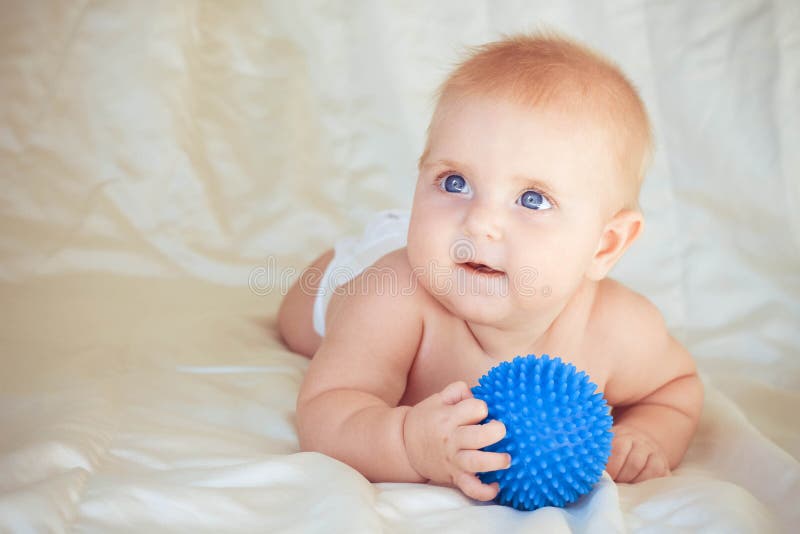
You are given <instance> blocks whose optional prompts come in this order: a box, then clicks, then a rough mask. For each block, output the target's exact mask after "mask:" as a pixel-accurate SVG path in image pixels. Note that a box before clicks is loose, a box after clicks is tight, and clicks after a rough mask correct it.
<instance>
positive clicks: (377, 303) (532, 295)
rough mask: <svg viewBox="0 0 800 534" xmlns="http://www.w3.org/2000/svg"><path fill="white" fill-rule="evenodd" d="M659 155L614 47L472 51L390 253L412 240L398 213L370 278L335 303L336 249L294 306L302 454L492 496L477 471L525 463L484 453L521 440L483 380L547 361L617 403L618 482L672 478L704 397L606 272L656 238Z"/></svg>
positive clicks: (507, 41) (508, 46) (660, 324)
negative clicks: (647, 217)
mask: <svg viewBox="0 0 800 534" xmlns="http://www.w3.org/2000/svg"><path fill="white" fill-rule="evenodd" d="M650 154H651V134H650V126H649V121H648V118H647V113H646V111H645V108H644V105H643V103H642V101H641V100H640V98H639V96H638V95H637V92H636V90H635V89H634V88H633V87H632V85H631V84H630V83H629V82H628V80H627V79H626V78H625V76H624V75H623V74H622V73H621V72H620V70H619V69H618V68H617V67H616V66H614V65H613V64H612V63H611V62H609V61H608V60H606V59H604V58H603V57H601V56H599V55H598V54H597V53H595V52H593V51H591V50H589V49H587V48H586V47H584V46H583V45H580V44H578V43H575V42H573V41H571V40H569V39H567V38H564V37H561V36H558V35H553V34H549V33H548V34H537V35H516V36H510V37H505V38H504V39H502V40H500V41H498V42H494V43H489V44H486V45H484V46H481V47H477V48H476V49H474V50H473V53H472V55H471V56H470V57H469V58H467V59H466V60H465V61H463V62H462V63H461V64H460V65H459V66H458V67H457V68H456V69H455V71H454V72H453V73H452V74H451V75H450V76H449V77H448V78H447V79H446V80H445V82H444V83H443V84H442V86H441V87H440V88H439V91H438V92H437V106H436V109H435V112H434V114H433V118H432V120H431V123H430V126H429V129H428V138H427V143H426V147H425V150H424V153H423V154H422V156H421V157H420V160H419V177H418V179H417V184H416V190H415V193H414V199H413V205H412V209H411V213H410V218H409V219H408V222H407V224H408V227H407V240H406V242H405V243H403V242H402V240H401V241H397V240H396V239H395V241H392V239H394V238H396V237H397V236H398V235H400V236H401V237H406V231H405V227H404V226H403V220H402V216H401V215H400V214H399V212H392V211H390V212H386V213H383V214H381V217H382V218H383V219H382V220H381V221H378V222H379V223H381V224H382V223H385V222H387V221H388V222H389V223H391V222H392V221H395V234H394V237H393V238H392V239H389V241H388V243H389V245H388V246H384V250H380V247H378V249H377V250H378V252H374V253H373V254H374V256H375V257H371V258H370V257H367V258H364V257H361V261H362V263H363V264H366V265H367V266H368V268H366V269H363V267H364V265H361V267H358V268H355V269H354V271H359V270H360V272H357V273H356V272H353V273H352V274H353V277H352V278H351V279H349V280H343V281H341V283H339V284H338V287H336V290H335V291H328V290H329V289H330V288H328V287H326V286H325V284H327V283H329V282H330V277H329V276H328V274H329V273H330V270H331V269H330V266H331V262H332V261H336V258H337V257H336V256H335V255H334V251H333V250H329V251H327V252H325V253H324V254H322V255H321V256H320V257H319V258H317V260H316V261H315V262H314V263H313V264H312V265H311V266H310V267H308V268H307V269H306V270H305V271H304V273H303V274H302V275H301V277H300V278H299V280H298V281H297V282H296V283H295V285H294V286H293V287H292V288H291V289H290V291H289V293H288V294H287V296H286V297H285V299H284V301H283V302H282V303H281V308H280V310H279V319H278V321H279V329H280V332H281V335H282V337H283V339H284V341H285V342H286V344H287V345H288V346H289V348H291V349H292V350H294V351H296V352H300V353H302V354H304V355H307V356H313V358H312V360H311V362H310V363H309V367H308V371H307V373H306V376H305V380H304V381H303V384H302V387H301V390H300V394H299V397H298V399H297V419H296V422H297V430H298V435H299V439H300V446H301V448H302V449H303V450H306V451H319V452H322V453H325V454H327V455H329V456H331V457H333V458H336V459H338V460H341V461H343V462H345V463H347V464H349V465H350V466H352V467H354V468H355V469H357V470H358V471H360V472H361V473H362V474H363V475H364V476H365V477H366V478H368V479H369V480H370V481H373V482H382V481H387V482H430V483H434V484H440V485H450V486H454V487H457V488H458V489H460V490H461V491H462V492H463V493H464V494H466V495H467V496H469V497H471V498H474V499H477V500H481V501H487V500H491V499H493V498H494V497H495V496H496V494H497V492H498V487H497V484H496V483H494V484H492V485H486V484H483V483H482V482H481V481H480V479H479V478H478V477H477V476H476V473H477V472H485V471H493V470H498V469H505V468H507V467H508V466H509V465H510V463H511V462H513V461H514V458H513V457H511V456H510V455H508V454H505V453H494V452H485V451H481V450H480V449H481V448H483V447H486V446H488V445H490V444H492V443H495V442H497V441H499V440H500V439H502V437H503V436H504V434H505V428H504V426H503V424H502V423H501V422H500V421H490V422H488V423H486V424H479V423H480V422H481V421H482V420H483V419H484V418H485V417H486V415H487V413H488V411H487V406H486V404H485V403H484V402H483V401H480V400H477V399H475V398H473V397H472V395H471V392H470V388H471V387H472V386H475V385H477V383H478V379H479V378H480V377H481V376H482V375H483V374H484V373H486V372H487V371H488V370H489V369H490V368H491V367H493V366H495V365H497V364H499V363H500V362H502V361H510V360H512V359H513V358H514V357H515V356H517V355H526V354H535V355H537V356H538V355H542V354H549V355H551V356H560V357H561V358H562V359H563V360H564V361H567V362H570V363H572V364H574V365H575V366H576V367H577V368H578V369H579V370H584V371H586V373H587V374H588V375H589V376H590V378H591V380H592V381H593V382H594V383H596V384H597V385H598V388H599V391H602V393H603V394H604V395H605V397H606V399H607V401H608V403H609V405H611V406H612V407H613V412H612V415H613V418H614V426H613V427H612V431H613V434H614V438H613V442H612V452H611V457H610V459H609V462H608V465H607V467H606V470H607V471H608V473H609V475H610V476H611V477H612V478H613V479H614V480H616V481H617V482H631V483H635V482H641V481H644V480H648V479H650V478H654V477H661V476H669V475H670V473H671V469H674V468H675V467H676V466H677V465H678V464H679V463H680V461H681V459H682V457H683V455H684V453H685V451H686V449H687V447H688V445H689V442H690V440H691V438H692V436H693V434H694V432H695V429H696V427H697V422H698V419H699V416H700V412H701V409H702V405H703V386H702V383H701V381H700V380H699V378H698V376H697V372H696V368H695V364H694V362H693V360H692V357H691V355H690V354H689V353H688V352H687V351H686V349H685V348H684V347H682V346H681V345H680V344H679V343H678V342H677V341H676V340H675V339H674V338H673V337H672V336H671V335H670V334H669V332H668V331H667V329H666V327H665V324H664V320H663V318H662V316H661V314H660V313H659V311H658V309H657V308H656V307H655V306H654V305H653V304H652V303H650V302H649V301H648V300H647V299H646V298H644V297H643V296H641V295H639V294H637V293H635V292H634V291H632V290H630V289H627V288H626V287H624V286H623V285H622V284H620V283H619V282H616V281H614V280H612V279H610V278H608V277H607V275H608V273H609V271H610V270H611V268H612V267H613V266H614V264H615V263H616V262H617V261H618V260H619V258H620V257H621V256H622V254H623V253H624V252H625V251H626V250H627V249H628V247H629V246H630V245H631V244H632V243H633V242H634V241H635V240H636V238H637V237H638V236H639V235H640V233H641V231H642V226H643V216H642V213H641V211H640V210H639V207H638V196H639V189H640V186H641V183H642V180H643V177H644V174H645V171H646V168H647V165H648V164H649V160H650ZM375 224H376V223H372V226H371V227H370V230H369V232H368V233H370V232H371V234H372V235H371V236H368V237H370V239H372V240H374V239H375V238H376V236H377V237H378V238H379V237H380V235H381V230H380V225H377V226H376V225H375ZM397 225H399V228H400V230H399V231H398V230H397V227H398V226H397ZM391 227H392V224H384V226H383V228H384V230H383V233H391V232H390V231H387V230H386V228H389V230H391ZM404 244H405V246H403V245H404ZM350 246H351V248H352V247H353V246H355V249H356V252H358V253H362V252H364V250H368V247H367V248H365V247H362V248H358V245H357V244H356V245H353V243H352V242H350ZM392 249H393V250H392ZM373 250H374V249H373ZM336 251H337V252H338V251H339V248H337V249H336ZM357 255H358V254H351V256H353V257H354V256H357ZM345 259H346V258H345ZM339 270H340V271H341V269H339ZM323 272H324V273H325V274H326V276H325V277H322V280H320V278H321V277H320V274H321V273H323ZM376 274H378V275H379V276H376ZM320 284H322V285H320ZM331 285H334V284H331ZM326 291H327V292H329V293H331V294H330V296H329V301H328V300H327V299H326V298H325V297H324V296H322V295H323V294H324V293H326ZM317 293H319V295H320V296H317ZM326 302H327V308H326V309H322V308H320V306H324V304H325V303H326ZM315 307H316V308H317V311H318V312H320V314H319V317H314V315H313V313H314V309H315ZM315 326H316V331H315ZM326 327H327V329H326ZM321 334H324V335H321Z"/></svg>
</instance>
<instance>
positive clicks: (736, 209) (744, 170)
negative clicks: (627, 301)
mask: <svg viewBox="0 0 800 534" xmlns="http://www.w3.org/2000/svg"><path fill="white" fill-rule="evenodd" d="M0 12H1V13H2V16H0V113H1V115H0V180H1V182H0V184H1V185H2V187H0V280H2V281H0V298H1V299H2V300H0V302H1V303H2V317H0V319H2V320H0V350H1V351H2V352H1V353H0V354H2V360H0V361H1V363H0V428H2V429H3V430H2V433H0V531H13V532H25V531H54V532H62V531H76V532H117V531H120V532H125V531H127V532H143V531H146V532H155V531H164V532H169V531H172V532H177V531H187V530H188V531H197V532H201V531H208V532H218V531H221V530H222V531H242V532H251V531H287V532H291V531H295V532H330V531H346V532H376V531H381V530H383V531H387V532H434V531H435V532H467V531H469V532H481V531H504V532H527V531H543V532H561V531H565V532H566V531H587V532H614V531H617V532H625V531H634V532H673V531H703V532H770V531H781V530H782V531H786V532H790V531H792V530H793V529H795V528H796V525H797V524H800V512H799V511H798V507H797V503H798V502H800V463H799V462H798V459H800V425H799V424H798V421H799V420H800V417H798V415H797V414H798V413H800V371H799V369H800V333H799V331H800V302H799V301H800V275H799V274H798V273H800V210H799V209H798V207H800V202H798V199H799V198H800V151H799V150H798V148H797V147H800V105H799V104H798V99H797V95H798V94H800V4H798V3H797V2H793V1H789V0H786V1H778V0H770V1H741V2H737V3H726V4H723V5H712V4H708V3H703V4H702V5H700V4H697V3H695V2H690V1H683V2H671V3H658V4H656V3H620V2H611V1H608V2H592V3H588V2H586V3H584V2H564V3H549V2H525V3H517V2H498V3H495V2H488V1H487V2H463V1H461V2H441V3H437V4H436V5H435V6H434V5H428V4H425V3H421V2H420V3H416V2H412V3H403V4H402V5H400V4H390V3H388V2H332V3H331V2H302V3H295V4H290V3H286V2H253V3H244V2H241V3H236V4H230V3H224V4H223V3H219V4H214V3H192V2H183V3H157V2H133V1H130V2H123V1H118V2H110V3H88V2H84V3H80V2H51V3H27V2H5V3H3V5H2V9H0ZM540 24H550V25H551V26H554V27H557V28H560V29H562V30H564V31H566V32H568V33H570V34H572V35H574V36H576V37H578V38H580V39H583V40H585V41H587V42H589V43H590V44H592V45H594V46H596V47H598V48H599V49H600V50H602V51H604V52H606V53H607V54H609V55H610V56H611V57H613V58H615V59H616V60H617V61H618V62H619V63H620V64H621V65H622V67H623V68H624V69H625V70H626V72H627V73H628V74H629V75H630V77H631V78H632V79H633V80H634V82H635V83H636V84H637V86H639V87H640V89H641V92H642V94H643V97H644V98H645V100H646V102H647V104H648V106H649V108H650V110H651V114H652V117H653V121H654V124H655V129H656V138H657V143H658V152H657V157H656V161H655V165H654V168H653V171H652V172H651V173H650V175H649V177H648V180H647V182H646V184H645V187H644V190H643V194H642V204H643V207H644V210H645V216H646V218H647V226H646V229H645V233H644V235H643V237H642V239H641V240H640V241H639V242H637V243H636V244H635V245H634V247H633V248H632V250H631V251H630V253H629V254H628V255H627V256H626V257H625V258H624V259H623V261H622V262H621V263H620V265H619V266H618V267H617V268H615V270H614V272H613V273H612V276H614V277H615V278H617V279H619V280H621V281H623V282H624V283H626V284H628V285H629V286H631V287H633V288H634V289H636V290H638V291H640V292H642V293H643V294H645V295H647V296H648V297H650V298H651V299H652V300H653V301H654V302H655V303H656V304H657V305H658V306H659V308H660V309H661V310H662V312H663V313H664V316H665V318H666V320H667V322H668V325H669V326H670V328H671V329H672V331H673V333H674V334H675V335H676V337H678V338H679V339H680V340H681V341H682V342H683V343H684V344H685V345H686V346H687V347H688V348H689V349H690V351H691V352H692V353H693V354H694V355H695V357H696V358H697V361H698V365H699V367H700V369H701V373H702V377H703V379H704V382H705V384H706V388H707V389H706V394H707V396H706V404H705V409H704V413H703V418H702V420H701V424H700V428H699V430H698V434H697V436H696V438H695V440H694V442H693V443H692V446H691V448H690V449H689V451H688V453H687V455H686V458H685V459H684V462H683V464H682V465H681V467H680V468H678V469H677V470H675V472H674V476H672V477H670V478H666V479H656V480H651V481H648V482H646V483H642V484H637V485H628V484H614V483H613V482H611V481H610V480H608V479H605V480H604V481H603V482H602V483H601V484H600V485H599V486H598V488H597V489H596V490H595V492H593V493H592V494H590V495H589V496H587V497H585V498H584V499H583V500H581V501H580V502H579V503H578V504H577V505H576V506H573V507H570V508H568V509H566V510H560V509H543V510H539V511H536V512H531V513H523V512H518V511H515V510H512V509H509V508H504V507H500V506H495V505H492V504H485V503H477V502H475V501H471V500H469V499H467V498H466V497H464V496H463V495H462V494H460V493H459V492H457V491H455V490H452V489H448V488H439V487H433V486H426V485H415V484H390V483H384V484H370V483H369V482H367V481H366V480H365V479H364V478H363V477H362V476H361V475H359V474H358V473H357V472H356V471H354V470H352V469H350V468H349V467H348V466H346V465H344V464H342V463H340V462H337V461H335V460H332V459H330V458H327V457H325V456H323V455H320V454H315V453H301V452H299V449H298V445H297V437H296V433H295V430H294V424H293V417H294V402H295V398H296V394H297V390H298V387H299V384H300V382H301V380H302V376H303V372H304V369H305V367H306V365H307V361H306V360H305V359H304V358H302V357H300V356H298V355H295V354H292V353H291V352H289V351H287V350H286V349H285V348H284V347H283V345H281V343H280V341H279V339H278V336H277V331H276V328H275V312H276V310H277V306H278V303H279V301H280V293H281V288H285V286H286V284H287V283H288V282H290V281H291V280H292V279H293V275H296V272H294V273H293V272H292V269H300V268H301V267H302V266H303V265H305V264H306V263H307V262H308V261H309V260H310V259H312V258H313V257H314V256H315V255H317V254H318V253H320V252H321V251H322V250H324V249H325V248H327V247H329V246H330V244H331V243H332V242H333V240H334V239H335V238H336V237H338V236H340V235H342V234H344V233H349V232H354V231H357V229H358V228H359V227H360V226H361V225H362V224H363V222H364V221H365V220H366V219H367V218H368V217H369V215H370V214H372V213H374V212H375V211H378V210H380V209H387V208H392V207H400V208H407V207H408V206H409V205H410V200H411V193H412V190H413V184H414V178H415V176H416V174H415V172H414V168H415V161H416V158H417V156H418V154H419V151H420V149H421V147H422V143H423V140H424V139H423V134H424V128H425V126H426V121H427V120H428V116H429V113H430V110H431V106H430V101H429V96H430V94H431V93H432V91H433V89H434V88H435V85H436V83H438V82H439V81H440V79H441V77H442V76H443V75H444V74H445V72H446V71H447V69H448V68H449V65H450V64H451V63H452V62H453V61H455V60H456V58H457V56H458V54H459V52H460V51H461V50H462V47H463V46H464V45H469V44H477V43H480V42H484V41H487V40H490V39H493V38H496V37H497V36H498V35H499V33H500V32H511V31H515V30H525V29H533V28H535V27H537V25H540Z"/></svg>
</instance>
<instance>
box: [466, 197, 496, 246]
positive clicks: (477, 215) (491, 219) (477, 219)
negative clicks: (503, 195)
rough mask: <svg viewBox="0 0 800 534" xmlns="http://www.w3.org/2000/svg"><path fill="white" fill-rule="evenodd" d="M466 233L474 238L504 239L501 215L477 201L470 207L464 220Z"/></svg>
mask: <svg viewBox="0 0 800 534" xmlns="http://www.w3.org/2000/svg"><path fill="white" fill-rule="evenodd" d="M464 233H465V234H466V235H468V236H469V237H472V238H473V239H484V238H485V239H489V240H493V241H497V240H499V239H502V237H503V232H502V225H501V224H500V217H499V216H498V215H497V213H496V212H495V211H494V210H492V209H491V208H490V207H489V206H486V205H485V204H481V203H475V204H474V205H473V206H471V207H470V209H469V212H468V213H467V216H466V219H465V220H464Z"/></svg>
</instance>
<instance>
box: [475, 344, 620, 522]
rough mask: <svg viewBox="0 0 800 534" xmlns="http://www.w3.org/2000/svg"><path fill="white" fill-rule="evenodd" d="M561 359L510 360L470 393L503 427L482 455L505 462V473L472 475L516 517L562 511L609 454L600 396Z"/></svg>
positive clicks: (588, 488) (606, 418) (605, 407)
mask: <svg viewBox="0 0 800 534" xmlns="http://www.w3.org/2000/svg"><path fill="white" fill-rule="evenodd" d="M596 389H597V385H596V384H593V383H592V382H590V381H589V376H588V375H587V374H586V373H585V372H584V371H580V372H577V370H576V368H575V366H574V365H572V364H567V363H564V362H562V361H561V358H558V357H556V358H552V359H551V358H550V357H549V355H547V354H542V357H541V358H537V357H536V356H535V355H533V354H529V355H528V356H525V357H523V356H517V357H516V358H514V360H512V361H511V362H502V363H501V364H499V365H496V366H495V367H492V368H491V369H490V370H489V372H488V373H486V374H485V375H483V376H482V377H481V379H480V381H479V382H478V385H477V386H475V387H474V388H472V394H473V396H474V397H475V398H476V399H481V400H483V401H484V402H486V404H487V406H488V407H489V415H488V416H487V417H486V419H484V421H483V423H487V422H489V421H490V420H492V419H498V420H500V421H502V422H503V424H504V425H505V427H506V435H505V437H504V438H503V439H501V440H500V441H498V442H497V443H494V444H492V445H490V446H488V447H484V448H483V449H481V450H484V451H490V452H505V453H508V454H510V455H511V467H509V468H508V469H502V470H499V471H489V472H486V473H477V475H478V477H479V478H480V479H481V481H482V482H483V483H485V484H491V483H492V482H495V481H496V482H498V483H499V485H500V491H499V493H498V494H497V497H495V499H494V500H495V502H497V503H498V504H503V505H506V506H513V507H514V508H517V509H518V510H536V509H537V508H541V507H543V506H565V505H567V504H570V503H572V502H575V501H576V500H578V498H579V497H580V496H581V495H584V494H585V493H588V492H589V491H591V489H592V487H593V486H594V484H595V483H596V482H597V481H598V480H600V477H601V476H602V475H603V470H604V469H605V466H606V463H607V462H608V457H609V455H610V454H611V439H612V437H613V436H612V434H611V425H612V418H611V415H610V413H609V407H608V404H607V403H606V400H605V398H604V397H603V394H602V393H595V390H596Z"/></svg>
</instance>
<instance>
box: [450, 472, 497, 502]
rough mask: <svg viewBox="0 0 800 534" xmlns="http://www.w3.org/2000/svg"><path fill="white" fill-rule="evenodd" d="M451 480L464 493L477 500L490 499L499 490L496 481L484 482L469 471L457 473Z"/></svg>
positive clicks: (495, 495)
mask: <svg viewBox="0 0 800 534" xmlns="http://www.w3.org/2000/svg"><path fill="white" fill-rule="evenodd" d="M453 482H455V484H456V486H458V488H459V489H460V490H461V491H462V492H464V495H466V496H467V497H469V498H471V499H475V500H478V501H491V500H492V499H494V498H495V497H497V494H498V493H499V492H500V485H499V484H498V483H497V482H492V483H491V484H484V483H483V482H481V480H480V479H479V478H478V477H477V476H475V475H473V474H471V473H459V474H457V475H456V476H455V477H454V480H453Z"/></svg>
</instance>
